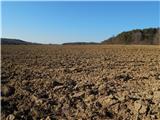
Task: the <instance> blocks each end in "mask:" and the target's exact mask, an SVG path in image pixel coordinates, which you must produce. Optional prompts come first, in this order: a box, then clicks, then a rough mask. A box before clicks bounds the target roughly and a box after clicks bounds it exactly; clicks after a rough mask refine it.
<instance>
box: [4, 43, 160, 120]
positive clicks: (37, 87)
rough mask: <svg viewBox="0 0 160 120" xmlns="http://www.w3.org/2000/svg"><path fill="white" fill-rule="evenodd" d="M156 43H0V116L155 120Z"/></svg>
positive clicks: (159, 95) (13, 119)
mask: <svg viewBox="0 0 160 120" xmlns="http://www.w3.org/2000/svg"><path fill="white" fill-rule="evenodd" d="M159 54H160V48H159V46H118V45H111V46H109V45H108V46H105V45H92V46H89V45H87V46H49V45H48V46H47V45H46V46H45V45H37V46H29V45H28V46H27V45H26V46H22V45H19V46H12V45H8V46H2V63H1V67H2V71H1V72H2V73H1V108H2V110H1V119H2V120H5V119H6V120H32V119H33V120H110V119H113V120H160V68H159V60H160V59H159Z"/></svg>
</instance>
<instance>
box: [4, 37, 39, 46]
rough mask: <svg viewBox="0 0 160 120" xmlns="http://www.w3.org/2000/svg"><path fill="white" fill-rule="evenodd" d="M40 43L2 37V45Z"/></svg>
mask: <svg viewBox="0 0 160 120" xmlns="http://www.w3.org/2000/svg"><path fill="white" fill-rule="evenodd" d="M38 44H39V43H32V42H27V41H23V40H20V39H10V38H1V45H38Z"/></svg>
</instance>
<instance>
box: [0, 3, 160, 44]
mask: <svg viewBox="0 0 160 120" xmlns="http://www.w3.org/2000/svg"><path fill="white" fill-rule="evenodd" d="M159 5H160V2H158V1H157V2H151V1H150V2H149V1H148V2H145V1H142V2H138V1H137V2H136V1H134V2H131V1H128V2H127V1H124V2H116V1H114V2H109V1H103V2H95V1H94V2H87V1H84V2H82V1H81V2H78V1H75V2H56V1H48V2H42V1H41V2H31V1H30V2H2V37H8V38H18V39H22V40H26V41H32V42H40V43H64V42H76V41H82V42H90V41H93V42H100V41H103V40H104V39H107V38H109V37H112V36H113V35H117V34H118V33H120V32H123V31H128V30H132V29H139V28H141V29H143V28H149V27H158V26H159V16H160V11H159V7H160V6H159Z"/></svg>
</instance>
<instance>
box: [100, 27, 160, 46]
mask: <svg viewBox="0 0 160 120" xmlns="http://www.w3.org/2000/svg"><path fill="white" fill-rule="evenodd" d="M101 43H102V44H136V45H143V44H144V45H158V44H160V28H148V29H136V30H132V31H127V32H122V33H120V34H118V35H117V36H115V37H111V38H109V39H107V40H104V41H102V42H101Z"/></svg>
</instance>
